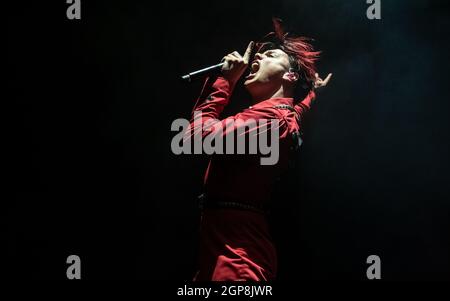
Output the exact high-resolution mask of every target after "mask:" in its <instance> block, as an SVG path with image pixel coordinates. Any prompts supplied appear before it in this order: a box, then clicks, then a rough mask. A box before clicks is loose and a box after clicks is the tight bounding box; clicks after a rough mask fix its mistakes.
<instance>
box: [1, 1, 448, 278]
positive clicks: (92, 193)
mask: <svg viewBox="0 0 450 301" xmlns="http://www.w3.org/2000/svg"><path fill="white" fill-rule="evenodd" d="M10 2H12V1H10ZM15 2H16V3H14V4H11V3H9V5H8V6H6V7H5V9H4V14H5V15H7V19H8V24H7V34H6V39H7V43H6V47H7V57H6V60H5V64H6V66H7V68H6V75H7V92H8V93H7V96H6V97H5V98H3V100H4V103H5V104H6V106H5V109H4V111H3V112H4V115H5V116H4V117H6V118H4V120H6V122H7V124H6V126H5V129H6V134H5V136H4V137H5V138H6V139H5V140H4V143H5V144H4V149H5V150H6V158H5V159H6V160H5V161H6V165H7V166H8V168H6V169H5V171H6V178H7V181H6V182H5V184H6V187H7V189H6V191H7V192H9V191H10V192H12V193H11V194H10V193H6V194H5V197H4V198H3V202H2V203H3V204H5V205H4V206H2V207H4V210H2V218H1V227H2V229H5V234H4V235H3V238H4V239H2V240H3V242H4V243H5V247H6V252H7V254H6V256H5V257H3V259H4V261H5V262H6V266H7V269H6V270H5V269H3V273H4V274H5V275H7V276H8V277H10V278H18V279H24V278H25V279H45V278H50V279H65V273H66V267H67V264H66V263H65V261H66V258H67V256H69V255H71V254H76V255H79V256H80V257H81V261H82V278H84V279H135V278H137V279H154V280H189V279H191V278H192V276H193V273H194V259H195V246H196V243H195V239H196V227H197V223H196V212H197V211H196V204H195V197H196V196H197V195H198V194H199V193H200V192H201V184H202V178H203V173H204V169H205V167H206V163H207V158H202V157H195V156H186V155H185V156H175V155H173V154H172V152H171V150H170V142H171V139H172V137H173V136H174V135H175V133H174V132H171V131H170V125H171V123H172V121H174V120H175V119H177V118H188V117H189V113H190V111H191V109H192V106H193V104H194V100H195V98H196V96H197V95H198V93H199V91H200V88H201V84H202V82H201V81H197V82H194V83H192V84H185V83H182V82H180V81H179V76H180V75H182V74H184V73H186V72H189V71H191V70H195V69H197V68H200V67H204V66H208V65H211V64H214V63H216V62H218V61H219V60H220V59H221V58H222V57H223V56H224V55H225V54H227V53H229V52H232V51H234V50H238V51H240V52H241V53H242V52H243V51H244V50H245V47H246V45H247V44H248V41H249V40H251V39H258V38H260V37H262V36H263V35H264V34H266V33H267V32H269V31H271V29H272V28H271V17H272V16H279V17H281V18H283V19H284V20H285V24H286V27H287V29H288V30H290V31H292V32H295V33H298V34H302V35H306V36H309V37H313V38H315V45H316V46H317V48H318V49H320V50H323V55H322V57H323V58H322V60H321V61H320V63H319V70H320V73H321V75H322V76H326V74H327V73H328V72H333V73H334V77H333V79H332V81H331V83H330V84H329V86H328V87H327V88H325V89H323V91H321V92H320V93H319V96H318V100H317V104H316V105H315V107H314V109H313V110H312V112H311V114H310V116H309V120H308V123H307V127H306V136H305V137H306V138H305V143H304V145H303V147H302V148H303V149H302V153H301V155H300V162H299V163H300V164H299V167H300V168H298V169H297V170H296V171H295V172H294V173H293V174H292V175H291V176H290V178H289V179H288V180H287V182H286V185H290V187H293V189H291V191H290V192H289V193H286V194H285V195H282V196H280V198H279V200H278V201H277V204H278V205H277V207H278V209H279V210H278V211H277V214H276V215H275V217H274V221H275V222H276V226H274V235H275V237H276V240H277V243H278V245H279V253H280V280H347V279H350V280H364V279H366V268H367V266H368V265H367V264H366V258H367V257H368V256H369V255H372V254H375V255H378V256H380V257H381V262H382V277H383V279H385V280H444V279H445V280H449V279H450V262H449V254H450V247H449V237H450V236H449V229H450V227H449V226H450V225H449V209H450V205H449V199H450V188H449V186H450V185H449V179H450V177H449V175H448V169H449V156H448V154H449V134H448V131H449V129H450V124H449V118H448V114H449V112H450V111H449V109H450V104H449V102H450V99H449V96H450V95H449V89H448V87H449V83H448V76H447V74H448V67H449V64H448V53H449V52H448V50H449V47H448V36H449V26H448V25H449V13H448V10H447V8H446V6H447V1H443V0H442V1H438V0H435V1H425V0H414V1H413V0H409V1H390V0H389V1H387V0H382V20H381V21H380V20H378V21H370V20H368V19H367V18H366V10H367V7H368V5H367V4H366V1H365V0H352V1H338V0H320V1H317V0H315V1H313V0H301V1H298V0H296V1H293V0H280V1H245V2H244V1H227V2H223V1H208V2H206V1H205V2H200V1H198V2H197V1H196V2H194V1H183V2H180V3H176V2H171V1H161V2H159V3H157V2H151V1H121V2H119V1H114V2H113V1H83V0H82V1H81V4H82V17H81V20H68V19H67V18H66V8H67V6H68V5H67V4H66V3H65V1H58V2H57V1H52V2H51V3H47V2H48V1H33V2H32V1H30V3H24V2H22V1H15ZM236 93H237V95H236V96H237V97H235V98H234V99H233V100H232V104H231V105H230V108H229V110H228V111H227V112H228V113H232V112H234V111H237V110H239V109H240V108H242V107H245V106H247V105H248V98H246V97H245V96H248V95H246V94H245V92H244V91H239V90H238V91H237V92H236ZM9 166H10V167H9Z"/></svg>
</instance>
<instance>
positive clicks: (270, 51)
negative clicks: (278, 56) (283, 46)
mask: <svg viewBox="0 0 450 301" xmlns="http://www.w3.org/2000/svg"><path fill="white" fill-rule="evenodd" d="M264 53H278V51H276V50H275V49H270V50H267V51H264Z"/></svg>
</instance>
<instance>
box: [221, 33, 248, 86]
mask: <svg viewBox="0 0 450 301" xmlns="http://www.w3.org/2000/svg"><path fill="white" fill-rule="evenodd" d="M253 45H254V43H253V41H252V42H250V43H249V44H248V46H247V50H245V53H244V56H241V55H240V54H239V52H237V51H234V52H232V53H230V54H228V55H227V56H225V57H224V58H223V59H222V61H223V62H224V65H223V66H222V74H223V77H224V78H225V79H226V80H228V82H229V83H230V85H231V87H232V88H233V87H234V85H235V84H236V83H237V81H238V80H239V79H240V78H241V76H242V74H244V72H245V70H246V69H247V67H248V63H249V61H250V55H251V53H252V49H253Z"/></svg>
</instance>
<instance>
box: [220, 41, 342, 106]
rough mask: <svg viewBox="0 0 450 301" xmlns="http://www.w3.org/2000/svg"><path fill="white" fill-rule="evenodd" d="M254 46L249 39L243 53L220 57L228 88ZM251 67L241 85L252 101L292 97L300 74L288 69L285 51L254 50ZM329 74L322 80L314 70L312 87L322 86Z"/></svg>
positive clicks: (247, 63)
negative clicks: (258, 51)
mask: <svg viewBox="0 0 450 301" xmlns="http://www.w3.org/2000/svg"><path fill="white" fill-rule="evenodd" d="M253 46H254V42H250V43H249V45H248V47H247V49H246V51H245V53H244V55H243V56H241V55H240V54H239V53H238V52H237V51H234V52H232V53H230V54H228V55H226V56H225V57H224V58H223V59H222V61H223V62H225V64H224V66H223V67H222V74H223V77H224V78H225V79H227V80H228V82H229V83H230V86H231V89H233V88H234V86H235V85H236V83H237V81H238V80H239V79H240V78H241V77H242V75H243V74H244V72H245V70H247V68H248V67H249V64H250V56H251V53H252V49H253ZM250 67H251V72H250V74H249V75H248V76H247V77H246V81H245V82H244V85H245V87H246V88H247V90H248V91H249V92H250V94H251V95H252V97H253V101H254V102H255V103H258V102H260V101H263V100H267V99H271V98H277V97H283V98H292V97H293V91H294V85H295V83H296V82H297V80H298V78H299V75H298V74H297V73H296V72H293V71H292V70H291V66H290V63H289V57H288V55H287V54H286V53H285V52H284V51H282V50H281V49H272V50H268V51H265V52H264V53H256V54H255V57H254V60H253V61H252V62H251V64H250ZM332 75H333V74H332V73H330V74H328V76H327V77H326V78H325V79H322V78H320V76H319V74H318V73H316V74H315V76H316V80H315V82H314V88H315V89H319V88H322V87H325V86H326V85H327V84H328V83H329V81H330V79H331V77H332Z"/></svg>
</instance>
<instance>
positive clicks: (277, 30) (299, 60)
mask: <svg viewBox="0 0 450 301" xmlns="http://www.w3.org/2000/svg"><path fill="white" fill-rule="evenodd" d="M272 21H273V27H274V32H271V33H269V34H268V35H266V36H265V37H264V38H263V40H267V39H268V38H272V41H269V42H262V43H261V42H260V43H258V44H257V46H259V47H257V49H258V50H257V51H258V52H259V51H260V50H261V49H262V48H263V47H266V46H269V47H271V48H278V49H281V50H283V51H284V52H286V54H287V55H288V56H289V61H290V63H291V67H292V68H293V69H294V71H295V72H297V73H298V74H299V76H300V80H301V83H300V85H299V86H301V88H302V89H303V90H305V91H304V93H303V94H305V95H308V94H310V92H311V91H312V90H313V89H314V82H315V80H316V73H317V68H316V61H317V60H318V59H319V57H320V53H321V52H320V51H315V50H314V47H313V46H312V44H311V43H310V41H312V39H310V38H306V37H295V36H289V33H285V31H284V28H283V26H282V21H281V20H280V19H277V18H272Z"/></svg>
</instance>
